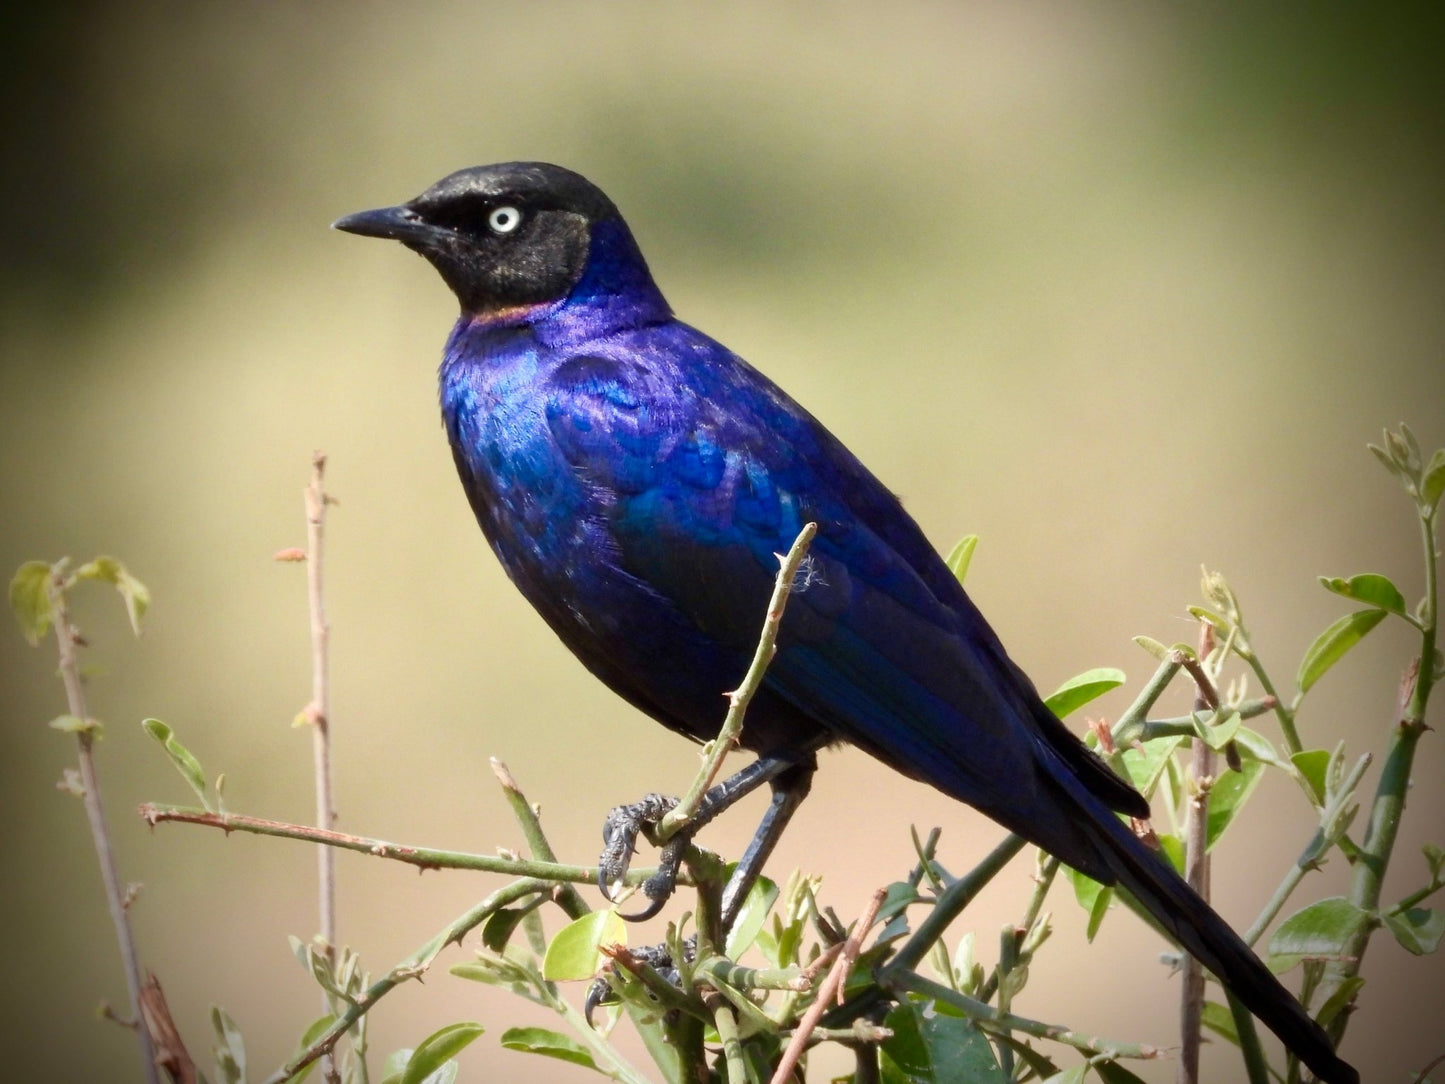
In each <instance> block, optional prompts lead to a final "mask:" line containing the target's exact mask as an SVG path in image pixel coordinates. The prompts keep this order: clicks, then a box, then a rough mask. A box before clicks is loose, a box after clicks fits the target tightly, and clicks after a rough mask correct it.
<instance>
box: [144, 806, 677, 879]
mask: <svg viewBox="0 0 1445 1084" xmlns="http://www.w3.org/2000/svg"><path fill="white" fill-rule="evenodd" d="M136 812H138V813H139V814H140V815H141V816H142V817H143V818H145V820H146V821H147V822H148V823H150V824H151V825H152V826H154V825H156V824H160V823H161V822H163V821H178V822H180V823H182V824H201V825H205V826H206V827H208V828H219V829H221V831H223V832H248V833H250V834H252V835H259V836H280V837H282V838H284V839H298V840H301V841H303V842H306V843H320V844H322V845H323V846H327V847H339V848H341V849H342V850H346V851H359V852H360V853H362V854H369V855H371V856H372V857H374V858H389V859H391V860H392V861H395V862H405V863H407V864H408V865H412V866H416V867H418V868H419V869H423V870H428V869H471V870H480V871H482V872H484V873H502V874H510V875H512V876H514V877H535V878H538V879H542V880H547V881H565V882H567V883H569V884H595V883H596V882H597V867H596V866H568V865H563V864H561V863H558V862H545V861H529V860H527V859H525V858H517V857H511V856H503V855H497V854H469V853H467V852H465V851H444V850H439V849H437V848H432V847H410V846H406V845H403V844H399V843H390V842H388V841H386V840H384V839H374V838H371V837H368V836H355V835H351V834H350V833H348V832H330V831H326V830H325V829H322V828H314V827H312V826H311V825H309V824H291V823H288V822H286V821H273V820H268V819H266V818H265V817H248V816H245V815H244V814H241V813H217V812H213V811H211V810H209V809H198V808H195V807H193V806H173V805H158V804H156V803H154V802H146V803H144V804H143V805H141V806H140V807H139V808H138V809H137V810H136ZM656 872H657V870H656V868H655V867H652V868H643V869H633V870H629V871H628V873H627V876H626V877H625V878H624V883H625V884H629V885H631V884H641V883H642V882H643V881H645V880H647V878H648V877H650V876H652V875H653V874H654V873H656ZM677 879H678V883H679V884H691V883H692V878H691V875H689V874H688V873H687V871H686V870H683V871H681V872H679V874H678V878H677Z"/></svg>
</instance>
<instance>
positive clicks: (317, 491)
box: [303, 452, 340, 1084]
mask: <svg viewBox="0 0 1445 1084" xmlns="http://www.w3.org/2000/svg"><path fill="white" fill-rule="evenodd" d="M325 473H326V456H325V454H323V453H322V452H313V453H312V455H311V482H310V484H309V485H307V487H306V602H307V610H308V612H309V614H310V618H311V703H309V704H308V705H306V710H305V712H304V713H303V714H304V716H305V718H306V721H307V722H308V723H309V724H310V725H311V752H312V760H313V762H314V767H315V774H316V827H318V828H322V829H326V830H330V829H332V828H334V827H335V825H336V806H335V803H334V802H333V801H332V797H331V679H330V662H329V656H328V652H327V647H328V644H329V643H330V639H331V626H330V624H328V622H327V620H326V599H325V595H324V592H323V590H322V584H323V580H322V571H323V556H324V549H323V546H322V542H323V541H324V539H325V534H326V506H327V505H328V504H330V503H332V501H331V498H330V497H329V496H327V493H326V490H325V489H324V488H323V486H322V479H323V477H324V475H325ZM316 875H317V883H318V886H319V891H318V907H319V910H320V922H321V940H322V943H323V949H322V951H323V952H324V953H325V954H326V959H327V962H328V963H330V964H332V965H334V964H335V962H336V945H337V937H336V852H335V851H333V850H332V849H331V848H330V847H327V846H324V845H318V846H317V848H316ZM321 998H322V1003H323V1007H324V1008H325V1009H326V1010H327V1011H328V1012H334V1011H335V1008H336V1007H335V1005H333V1004H332V1000H331V997H330V995H328V994H326V993H324V992H323V993H322V995H321ZM322 1073H323V1075H324V1076H325V1077H326V1079H327V1080H328V1081H331V1082H333V1084H337V1082H339V1080H340V1076H339V1075H338V1073H337V1071H336V1067H335V1065H333V1064H332V1061H331V1058H330V1055H328V1056H327V1057H326V1059H325V1060H324V1061H323V1063H322Z"/></svg>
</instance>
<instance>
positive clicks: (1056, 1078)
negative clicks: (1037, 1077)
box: [1042, 1062, 1089, 1084]
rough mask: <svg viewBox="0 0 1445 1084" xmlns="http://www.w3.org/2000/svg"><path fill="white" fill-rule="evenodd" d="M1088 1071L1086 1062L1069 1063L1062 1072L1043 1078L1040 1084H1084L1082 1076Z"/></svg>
mask: <svg viewBox="0 0 1445 1084" xmlns="http://www.w3.org/2000/svg"><path fill="white" fill-rule="evenodd" d="M1088 1072H1089V1066H1088V1063H1087V1062H1086V1063H1085V1064H1083V1065H1071V1066H1069V1068H1067V1069H1065V1070H1063V1072H1059V1073H1055V1074H1054V1075H1053V1076H1051V1077H1049V1078H1048V1079H1047V1080H1044V1081H1043V1082H1042V1084H1084V1077H1085V1075H1086V1074H1087V1073H1088Z"/></svg>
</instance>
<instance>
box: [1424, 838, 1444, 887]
mask: <svg viewBox="0 0 1445 1084" xmlns="http://www.w3.org/2000/svg"><path fill="white" fill-rule="evenodd" d="M1420 850H1421V852H1422V853H1423V854H1424V855H1425V865H1427V866H1428V867H1429V868H1430V880H1431V882H1434V881H1438V880H1439V879H1440V871H1441V870H1442V869H1445V850H1442V849H1441V848H1439V847H1437V846H1435V844H1433V843H1426V844H1425V845H1424V846H1423V847H1421V848H1420Z"/></svg>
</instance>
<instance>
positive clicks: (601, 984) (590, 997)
mask: <svg viewBox="0 0 1445 1084" xmlns="http://www.w3.org/2000/svg"><path fill="white" fill-rule="evenodd" d="M611 993H612V987H611V986H610V985H609V984H608V982H607V980H606V979H593V980H592V985H591V986H589V987H588V988H587V997H586V999H585V1000H583V1002H582V1019H584V1020H586V1021H587V1026H588V1027H589V1028H590V1027H595V1026H596V1025H594V1024H593V1023H592V1014H593V1013H594V1012H596V1011H597V1009H598V1007H599V1006H600V1005H602V1004H603V1002H605V1001H606V1000H607V998H608V995H610V994H611Z"/></svg>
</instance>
